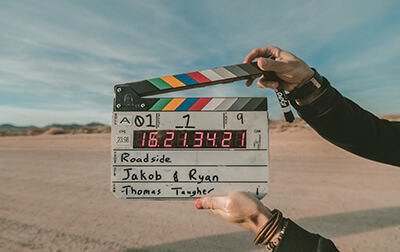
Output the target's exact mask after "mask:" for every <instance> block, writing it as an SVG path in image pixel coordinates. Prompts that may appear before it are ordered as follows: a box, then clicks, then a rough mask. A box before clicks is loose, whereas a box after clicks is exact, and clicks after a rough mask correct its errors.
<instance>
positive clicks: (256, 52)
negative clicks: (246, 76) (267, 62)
mask: <svg viewBox="0 0 400 252" xmlns="http://www.w3.org/2000/svg"><path fill="white" fill-rule="evenodd" d="M280 51H281V49H280V48H278V47H275V46H267V47H260V48H254V49H253V50H252V51H251V52H250V53H249V54H248V55H247V56H246V58H245V60H244V63H249V62H252V61H253V60H255V59H257V58H259V57H268V56H271V55H272V56H275V57H278V55H279V52H280Z"/></svg>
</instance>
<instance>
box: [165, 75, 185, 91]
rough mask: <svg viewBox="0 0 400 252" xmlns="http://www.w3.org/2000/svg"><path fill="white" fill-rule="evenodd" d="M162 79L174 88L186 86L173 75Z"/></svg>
mask: <svg viewBox="0 0 400 252" xmlns="http://www.w3.org/2000/svg"><path fill="white" fill-rule="evenodd" d="M161 79H162V80H163V81H165V82H166V83H168V84H169V85H171V86H172V87H174V88H176V87H184V86H186V85H185V84H184V83H183V82H181V81H180V80H178V79H177V78H175V77H174V76H172V75H170V76H165V77H161Z"/></svg>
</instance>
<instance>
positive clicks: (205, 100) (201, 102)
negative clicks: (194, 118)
mask: <svg viewBox="0 0 400 252" xmlns="http://www.w3.org/2000/svg"><path fill="white" fill-rule="evenodd" d="M211 100H212V98H200V99H199V100H198V101H197V102H195V103H194V104H193V106H192V107H190V109H189V110H188V111H200V110H201V109H202V108H204V106H206V105H207V103H209V102H210V101H211Z"/></svg>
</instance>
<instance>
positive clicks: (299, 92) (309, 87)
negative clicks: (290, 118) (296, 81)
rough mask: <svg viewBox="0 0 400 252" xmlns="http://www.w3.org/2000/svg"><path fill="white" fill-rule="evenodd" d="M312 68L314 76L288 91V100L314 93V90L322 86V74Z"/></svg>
mask: <svg viewBox="0 0 400 252" xmlns="http://www.w3.org/2000/svg"><path fill="white" fill-rule="evenodd" d="M312 70H313V71H314V72H315V73H314V76H313V77H312V78H311V79H310V80H309V81H307V82H306V83H305V84H304V85H303V86H301V87H299V88H295V89H293V90H292V91H290V93H289V94H288V95H287V96H288V98H289V100H291V101H293V100H298V99H302V98H305V97H307V96H309V95H310V94H312V93H314V92H315V91H316V90H318V89H320V88H321V87H323V83H324V82H323V78H322V76H321V75H320V74H319V73H318V72H317V70H315V69H314V68H312Z"/></svg>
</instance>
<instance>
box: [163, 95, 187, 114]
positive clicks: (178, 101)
mask: <svg viewBox="0 0 400 252" xmlns="http://www.w3.org/2000/svg"><path fill="white" fill-rule="evenodd" d="M184 100H186V98H174V99H172V101H170V102H169V103H168V104H167V106H165V107H164V108H163V109H162V111H175V109H176V108H177V107H179V105H181V103H182V102H183V101H184Z"/></svg>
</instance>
